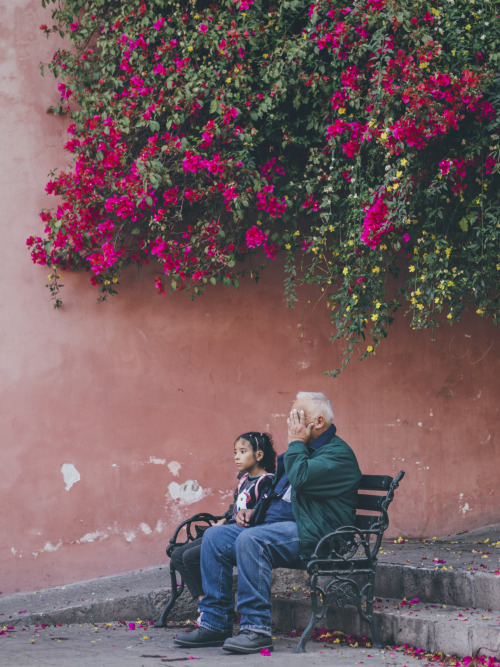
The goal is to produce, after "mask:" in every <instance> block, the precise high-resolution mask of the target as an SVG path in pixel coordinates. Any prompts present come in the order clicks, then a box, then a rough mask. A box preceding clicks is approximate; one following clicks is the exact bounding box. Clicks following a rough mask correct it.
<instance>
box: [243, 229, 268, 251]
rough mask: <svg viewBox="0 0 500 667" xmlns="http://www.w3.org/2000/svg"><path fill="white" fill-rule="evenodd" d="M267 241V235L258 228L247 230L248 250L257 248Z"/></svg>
mask: <svg viewBox="0 0 500 667" xmlns="http://www.w3.org/2000/svg"><path fill="white" fill-rule="evenodd" d="M266 241H267V234H264V232H263V231H262V229H260V227H257V225H254V226H253V227H250V229H248V230H247V233H246V242H247V246H248V247H249V248H257V247H259V246H261V245H263V244H264V243H265V242H266Z"/></svg>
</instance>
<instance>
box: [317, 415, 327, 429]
mask: <svg viewBox="0 0 500 667" xmlns="http://www.w3.org/2000/svg"><path fill="white" fill-rule="evenodd" d="M324 425H325V418H324V417H323V415H318V416H317V417H316V424H315V426H316V428H323V426H324Z"/></svg>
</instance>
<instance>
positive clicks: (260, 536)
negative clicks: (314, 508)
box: [199, 521, 299, 635]
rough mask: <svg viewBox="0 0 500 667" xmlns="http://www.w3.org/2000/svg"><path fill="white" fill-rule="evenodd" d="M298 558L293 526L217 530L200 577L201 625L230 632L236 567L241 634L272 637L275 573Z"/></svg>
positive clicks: (206, 540) (208, 540) (207, 543)
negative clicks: (278, 568)
mask: <svg viewBox="0 0 500 667" xmlns="http://www.w3.org/2000/svg"><path fill="white" fill-rule="evenodd" d="M298 556H299V533H298V530H297V524H296V523H295V522H294V521H282V522H279V523H270V524H262V525H259V526H253V527H251V528H243V527H241V526H237V525H236V524H230V525H228V526H212V527H211V528H209V529H208V530H207V531H206V532H205V534H204V535H203V542H202V545H201V575H202V580H203V591H204V593H205V597H204V598H203V600H201V602H200V605H199V606H200V610H201V612H202V615H201V621H200V625H201V626H202V627H203V628H207V629H208V630H213V631H215V632H230V631H231V630H232V625H233V616H234V613H233V595H232V588H233V566H234V565H236V566H237V568H238V606H237V610H238V613H240V614H241V619H240V630H244V629H250V630H253V631H254V632H259V633H261V634H266V635H270V634H271V626H272V619H271V571H272V569H273V567H284V566H286V565H288V564H290V563H292V562H293V561H295V560H297V558H298Z"/></svg>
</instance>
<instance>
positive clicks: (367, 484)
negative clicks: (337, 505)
mask: <svg viewBox="0 0 500 667" xmlns="http://www.w3.org/2000/svg"><path fill="white" fill-rule="evenodd" d="M392 479H393V478H392V477H391V476H390V475H363V476H362V477H361V482H360V484H359V489H360V491H388V490H389V487H390V486H391V482H392Z"/></svg>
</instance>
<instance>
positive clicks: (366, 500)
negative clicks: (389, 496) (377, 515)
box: [356, 493, 385, 512]
mask: <svg viewBox="0 0 500 667" xmlns="http://www.w3.org/2000/svg"><path fill="white" fill-rule="evenodd" d="M384 500H385V496H375V495H369V494H366V493H358V500H357V502H356V507H357V509H358V510H371V511H372V512H380V510H381V509H382V503H383V501H384Z"/></svg>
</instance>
